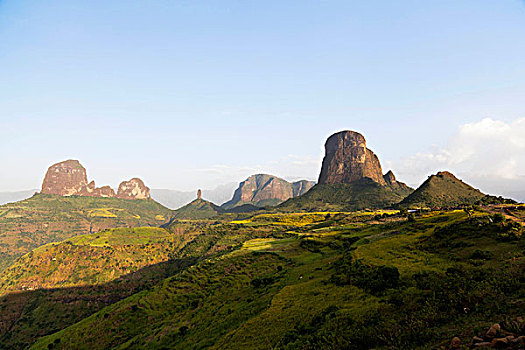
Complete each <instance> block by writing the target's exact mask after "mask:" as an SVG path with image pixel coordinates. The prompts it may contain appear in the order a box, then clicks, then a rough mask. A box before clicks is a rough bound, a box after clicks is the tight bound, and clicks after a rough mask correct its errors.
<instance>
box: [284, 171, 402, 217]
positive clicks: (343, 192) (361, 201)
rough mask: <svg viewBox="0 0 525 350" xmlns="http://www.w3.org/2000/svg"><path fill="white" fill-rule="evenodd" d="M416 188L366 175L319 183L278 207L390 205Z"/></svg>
mask: <svg viewBox="0 0 525 350" xmlns="http://www.w3.org/2000/svg"><path fill="white" fill-rule="evenodd" d="M411 191H412V190H411V189H410V188H391V187H390V186H381V185H379V184H377V183H375V182H373V181H371V180H367V179H363V180H361V181H356V182H353V183H350V184H318V185H315V186H314V187H312V188H311V189H310V190H309V191H308V192H306V193H305V194H303V195H302V196H299V197H297V198H292V199H289V200H287V201H286V202H284V203H282V204H281V205H279V206H278V210H281V211H287V212H296V211H349V210H362V209H365V208H386V207H389V206H391V205H393V204H395V203H398V202H400V201H401V200H402V199H403V198H404V197H406V196H407V195H408V194H409V193H410V192H411Z"/></svg>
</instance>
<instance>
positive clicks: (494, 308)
mask: <svg viewBox="0 0 525 350" xmlns="http://www.w3.org/2000/svg"><path fill="white" fill-rule="evenodd" d="M496 215H498V214H488V213H485V212H481V211H471V210H470V211H465V210H457V211H448V212H429V213H426V214H424V215H422V216H421V215H419V216H415V217H414V218H413V220H410V221H409V220H407V218H406V217H405V216H403V215H401V214H400V213H396V212H392V211H385V212H368V213H359V212H356V213H339V212H320V213H307V214H299V213H294V214H259V215H255V216H253V217H246V218H244V219H242V218H239V219H237V220H233V221H229V222H228V221H210V220H194V221H178V222H172V224H171V225H169V226H168V227H167V230H168V231H167V232H168V233H167V234H168V235H169V234H170V233H171V234H173V235H177V234H182V233H183V232H189V231H191V232H193V234H192V237H191V239H188V240H187V241H186V242H185V243H182V244H180V245H178V246H177V247H176V248H175V249H174V250H173V253H172V256H173V261H176V259H184V258H198V259H197V260H196V261H195V263H194V264H192V265H191V266H190V267H187V268H183V267H182V266H181V265H179V266H178V267H177V268H176V269H173V270H172V271H171V273H172V274H171V276H170V277H168V278H166V279H165V280H163V281H161V282H160V283H158V284H156V285H155V286H152V287H151V284H148V287H147V288H144V289H142V291H141V292H138V293H135V294H133V295H130V296H129V297H127V298H125V299H123V300H120V301H118V302H116V303H115V302H114V303H111V302H108V303H107V304H106V305H109V304H110V305H109V306H107V307H105V308H102V309H100V307H102V306H103V305H102V306H98V308H99V309H98V310H97V308H96V307H94V308H91V309H90V310H89V311H91V312H92V313H93V314H92V315H91V316H89V317H85V318H84V316H87V314H88V313H89V312H88V311H86V312H85V314H84V315H82V316H80V315H77V314H75V312H78V313H80V312H81V311H79V310H77V309H75V308H74V307H71V306H68V307H70V308H71V309H72V310H76V311H75V312H71V314H73V315H77V316H78V317H77V316H75V317H72V318H71V319H69V320H64V318H63V316H62V317H61V316H60V315H61V314H57V315H55V312H57V313H60V312H61V311H62V310H61V308H63V307H64V305H70V304H67V303H64V302H62V301H56V299H55V301H56V305H55V308H54V309H53V308H51V307H48V308H47V309H46V310H47V314H48V317H47V319H46V322H47V323H46V324H47V327H48V328H47V331H45V332H50V331H54V330H58V329H60V328H64V327H65V326H68V327H67V328H64V329H63V330H61V331H58V332H56V333H54V334H51V335H49V336H46V337H43V338H40V339H38V341H37V342H36V344H34V346H33V347H34V348H35V349H53V348H56V349H71V348H79V349H107V348H117V347H118V348H144V347H147V348H151V349H172V348H184V349H187V348H190V349H191V348H230V349H240V348H246V349H250V348H260V349H267V348H285V349H318V348H334V349H343V348H344V349H367V348H378V349H388V348H396V349H415V348H423V349H434V348H437V347H439V346H440V345H446V344H448V342H449V341H450V339H451V338H452V337H453V336H459V337H460V338H461V339H463V340H464V342H465V343H468V341H469V340H470V338H471V337H472V336H473V335H477V334H479V333H480V331H481V330H486V329H487V328H488V327H489V326H490V325H491V324H492V323H494V322H501V321H504V320H505V319H510V318H513V317H516V316H520V315H521V316H522V315H523V313H524V312H525V304H524V303H525V301H524V297H525V295H524V291H525V285H524V284H525V278H524V274H523V269H524V268H525V256H524V248H525V244H524V240H523V238H522V235H523V228H522V226H521V225H520V224H516V223H515V222H513V221H510V220H508V219H506V218H505V216H503V215H499V216H496ZM190 227H191V229H189V228H190ZM188 230H189V231H188ZM119 239H120V238H119ZM81 263H82V262H80V261H79V262H78V264H81ZM139 271H140V270H139ZM131 275H132V276H133V274H131ZM117 281H118V279H117ZM112 283H113V282H108V283H106V285H108V286H109V285H112ZM65 290H68V289H64V290H61V292H62V293H65ZM39 292H42V291H38V292H25V293H35V294H36V293H39ZM90 293H91V291H88V292H86V295H91V294H90ZM95 294H96V293H95ZM16 295H17V294H13V295H9V296H8V297H14V296H16ZM1 305H2V304H0V308H1V307H2V306H1ZM4 305H5V304H4ZM33 305H34V307H33V309H32V310H30V311H29V312H28V315H37V314H39V313H38V312H37V311H35V310H37V309H38V305H40V304H39V303H35V304H33ZM5 309H6V307H5V306H4V310H5ZM9 310H10V309H9ZM32 317H33V318H28V319H19V321H18V323H17V325H18V326H19V328H21V329H22V328H23V329H32V328H37V327H39V326H41V325H40V324H39V323H36V322H42V320H40V319H38V318H35V317H36V316H32ZM53 319H58V320H60V322H58V321H56V323H55V324H53V326H52V327H51V326H50V325H49V323H53V322H54V321H52V320H53ZM37 320H38V321H37ZM77 321H78V322H77ZM68 322H69V324H68ZM75 322H76V323H75ZM73 323H74V324H73ZM45 332H44V333H45ZM41 334H42V333H41ZM19 335H20V336H22V335H26V336H27V338H26V343H28V342H29V340H34V339H36V338H35V336H33V337H30V336H28V335H27V334H26V333H19ZM3 344H7V343H5V342H4V343H3Z"/></svg>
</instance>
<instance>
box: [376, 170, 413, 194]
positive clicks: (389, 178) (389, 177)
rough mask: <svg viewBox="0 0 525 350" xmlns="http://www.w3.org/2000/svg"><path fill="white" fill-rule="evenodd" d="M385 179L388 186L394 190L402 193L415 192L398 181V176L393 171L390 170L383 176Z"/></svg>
mask: <svg viewBox="0 0 525 350" xmlns="http://www.w3.org/2000/svg"><path fill="white" fill-rule="evenodd" d="M383 179H384V180H385V182H386V184H387V185H389V186H390V187H392V188H393V189H396V190H400V191H409V192H410V191H413V189H412V188H410V187H409V186H407V185H406V184H405V183H403V182H400V181H397V179H396V176H395V175H394V173H393V172H392V170H389V171H388V172H387V173H386V174H385V175H384V176H383ZM407 194H408V193H407Z"/></svg>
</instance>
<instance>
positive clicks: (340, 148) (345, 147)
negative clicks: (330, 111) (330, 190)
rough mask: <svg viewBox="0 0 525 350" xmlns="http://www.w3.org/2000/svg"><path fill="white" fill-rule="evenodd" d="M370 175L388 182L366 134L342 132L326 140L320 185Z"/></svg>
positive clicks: (373, 179)
mask: <svg viewBox="0 0 525 350" xmlns="http://www.w3.org/2000/svg"><path fill="white" fill-rule="evenodd" d="M363 178H369V179H371V180H372V181H374V182H377V183H379V184H381V185H386V181H385V179H384V178H383V172H382V170H381V164H380V163H379V159H378V158H377V156H376V155H375V154H374V152H372V151H371V150H369V149H368V148H367V147H366V140H365V138H364V136H363V135H361V134H360V133H358V132H355V131H341V132H338V133H336V134H333V135H332V136H330V137H329V138H328V140H326V144H325V156H324V159H323V165H322V168H321V174H320V175H319V181H318V182H319V183H320V184H337V183H352V182H354V181H358V180H361V179H363Z"/></svg>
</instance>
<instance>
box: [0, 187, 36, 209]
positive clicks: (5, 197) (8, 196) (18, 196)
mask: <svg viewBox="0 0 525 350" xmlns="http://www.w3.org/2000/svg"><path fill="white" fill-rule="evenodd" d="M37 191H38V190H37V189H34V190H27V191H15V192H0V205H2V204H6V203H14V202H18V201H21V200H24V199H27V198H29V197H31V196H32V195H33V194H34V193H35V192H37Z"/></svg>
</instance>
